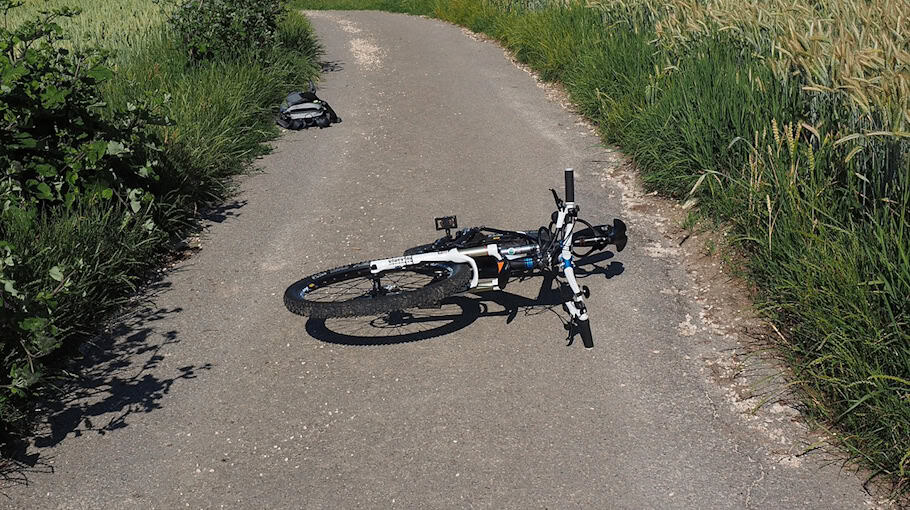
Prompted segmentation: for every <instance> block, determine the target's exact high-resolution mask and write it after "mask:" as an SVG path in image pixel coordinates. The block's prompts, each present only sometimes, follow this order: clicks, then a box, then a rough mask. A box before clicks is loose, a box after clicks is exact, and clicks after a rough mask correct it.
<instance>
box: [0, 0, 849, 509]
mask: <svg viewBox="0 0 910 510" xmlns="http://www.w3.org/2000/svg"><path fill="white" fill-rule="evenodd" d="M313 21H314V24H315V26H316V28H317V30H318V33H319V36H320V38H321V39H322V41H323V42H324V44H325V47H326V59H327V60H329V61H331V63H330V65H328V68H329V72H327V73H326V75H325V81H324V83H322V85H321V88H320V94H321V95H322V96H323V97H324V98H325V99H326V100H328V101H329V102H330V103H331V104H332V105H333V106H334V107H335V109H336V110H337V111H338V112H339V114H340V115H341V116H342V118H343V119H344V122H343V123H341V124H338V125H335V126H332V127H331V128H329V129H325V130H311V131H304V132H292V133H287V134H286V135H285V136H284V137H283V138H282V139H281V140H280V141H279V142H277V143H276V149H277V150H276V151H275V153H274V154H272V155H270V156H268V157H266V158H264V159H263V160H262V161H261V167H262V170H263V171H262V172H261V173H257V174H255V175H253V176H251V177H249V178H246V179H243V181H242V192H241V193H240V194H239V195H238V197H237V199H236V202H235V203H232V204H228V206H226V207H225V208H224V209H223V210H220V211H218V212H217V214H216V215H214V217H213V220H214V221H213V223H212V224H211V227H210V228H209V229H208V230H207V232H206V235H205V236H204V237H203V239H202V242H201V247H202V249H201V251H199V253H198V254H196V255H195V256H193V257H191V258H189V259H188V260H186V261H183V262H181V263H179V264H178V265H177V266H176V268H175V269H174V270H173V271H171V272H169V273H168V274H167V275H166V276H165V278H164V279H163V280H162V281H161V282H160V283H158V284H157V285H156V286H155V289H153V291H152V295H151V296H150V301H149V303H148V306H147V307H143V310H144V311H143V312H141V313H139V314H137V315H136V316H134V317H131V318H130V319H128V320H126V321H124V322H123V323H122V324H120V325H119V326H118V327H117V328H116V330H115V332H114V334H113V335H112V336H111V338H107V339H99V340H98V346H97V348H88V349H87V353H88V354H89V356H90V357H91V358H92V359H94V360H95V361H96V362H97V363H96V365H94V368H92V369H90V370H89V372H88V376H87V382H86V384H85V385H84V386H83V387H82V388H81V389H79V390H78V391H76V392H75V393H74V394H73V396H72V398H71V399H70V401H69V402H68V403H67V405H66V406H60V407H57V408H55V409H52V410H51V415H52V419H51V421H50V423H49V424H48V426H47V427H46V428H45V429H44V431H43V432H42V434H41V435H40V437H38V438H37V439H36V441H35V445H33V446H32V447H31V448H30V449H29V454H30V455H32V457H31V458H32V459H33V460H34V459H37V463H36V464H35V466H34V467H33V468H31V469H28V470H26V471H25V472H19V473H11V474H10V476H13V477H15V476H19V477H23V476H24V477H25V479H26V480H27V484H25V483H12V482H9V481H8V482H7V483H6V484H5V486H4V488H3V492H4V493H5V494H6V496H7V497H6V498H3V499H0V505H2V506H6V507H11V508H30V509H37V508H91V509H101V508H161V509H173V508H184V507H192V508H222V507H226V508H332V509H335V508H359V507H374V508H376V507H378V508H389V507H401V508H439V507H446V508H448V507H494V508H570V507H588V508H636V509H637V508H699V509H703V508H744V507H750V508H772V507H773V508H807V507H811V508H825V509H828V508H858V507H861V506H862V505H863V501H864V494H863V492H862V491H861V489H860V483H859V482H858V481H857V479H856V478H855V477H853V476H852V475H849V474H844V473H841V472H840V471H839V469H838V468H837V467H836V466H822V463H821V459H815V458H813V456H811V455H810V456H806V457H799V458H795V457H792V456H781V455H780V450H781V449H782V447H781V445H788V444H790V443H788V441H790V440H788V439H787V438H781V437H775V436H774V434H772V433H769V432H768V431H767V430H765V429H763V428H762V427H756V426H753V425H750V423H751V422H749V421H746V420H744V418H743V417H742V416H741V414H740V413H739V412H737V411H736V408H735V407H736V406H734V405H727V401H726V400H725V398H726V396H727V395H728V388H725V387H724V386H723V385H719V384H715V383H714V382H712V379H710V378H708V377H706V375H705V372H706V366H707V365H706V362H705V359H706V358H708V357H710V356H715V357H717V356H722V353H723V352H724V349H728V348H730V347H731V345H730V343H729V340H728V339H723V338H719V337H717V336H716V335H711V334H710V333H708V332H706V331H705V330H704V329H705V328H703V327H701V326H699V325H698V323H697V320H696V322H695V323H693V324H695V326H693V328H694V329H692V330H691V331H686V330H685V328H683V329H682V330H681V329H680V323H683V325H685V324H690V321H691V320H692V319H691V317H698V314H697V306H696V304H694V303H693V302H691V301H689V300H688V298H686V297H684V296H682V295H679V294H677V295H673V293H672V292H671V293H667V292H664V293H662V292H661V291H662V290H665V289H667V288H668V287H672V285H678V286H681V285H685V283H684V282H685V281H686V280H685V275H684V271H683V270H682V269H681V268H680V267H679V266H678V265H677V264H675V263H674V262H673V261H672V260H670V259H667V258H666V257H661V256H660V253H659V252H660V250H656V249H655V247H654V246H650V248H649V247H648V246H646V243H645V241H648V243H651V244H653V243H655V242H659V240H660V239H661V237H660V235H659V234H658V233H656V232H655V230H654V225H648V224H632V225H631V230H630V238H631V242H630V246H629V248H628V249H627V250H626V251H625V252H623V253H621V254H618V255H617V256H615V257H613V258H611V259H603V260H601V261H600V262H598V266H599V268H600V269H592V274H591V275H590V276H589V277H588V278H585V280H584V283H585V284H586V285H588V286H590V287H591V290H592V292H593V297H592V298H591V299H590V301H589V302H590V312H591V316H592V325H593V328H594V337H595V341H596V348H595V349H594V350H590V351H586V350H584V349H582V348H581V346H580V345H578V344H576V345H572V346H571V347H566V345H565V342H564V340H563V339H564V337H565V333H564V331H563V329H562V324H561V322H560V320H559V318H558V316H557V313H555V312H559V313H561V311H560V310H559V309H558V308H556V309H554V310H553V311H550V310H549V309H548V308H547V307H546V306H536V307H529V306H527V305H529V304H530V303H533V302H534V298H535V296H536V295H537V292H538V287H539V281H526V282H523V283H520V284H516V285H514V286H510V287H509V289H508V290H509V292H510V295H506V296H502V295H499V296H497V295H492V294H487V295H485V296H483V297H476V296H467V297H465V298H462V299H460V300H454V301H452V302H451V303H450V304H448V305H446V308H445V309H444V311H445V310H449V311H455V312H457V313H458V314H461V316H462V318H461V319H458V320H455V321H454V322H451V321H450V322H444V321H441V322H439V323H429V326H432V328H430V329H433V328H435V331H430V332H429V333H421V332H410V333H408V335H410V336H403V337H400V338H397V339H396V338H395V337H391V338H386V341H387V342H393V341H395V340H413V341H410V342H401V343H390V344H388V345H376V346H369V347H365V346H360V345H352V344H357V343H361V341H362V340H363V339H362V338H361V336H368V335H369V334H371V331H372V332H375V330H377V329H378V328H376V327H374V326H371V325H370V324H368V323H365V322H363V321H361V322H357V321H330V322H329V323H328V324H326V325H324V326H321V325H318V324H317V325H313V324H311V325H310V327H309V328H307V327H306V326H305V324H306V320H305V319H304V318H301V317H297V316H294V315H291V314H290V313H288V312H286V310H285V309H284V307H283V306H282V301H281V295H282V292H283V291H284V289H285V287H286V286H287V285H288V284H290V283H291V282H292V281H294V280H295V279H298V278H300V277H302V276H304V275H306V274H309V273H313V272H316V271H318V270H321V269H325V268H327V267H330V266H332V265H339V264H341V263H347V262H354V261H357V260H363V259H368V258H371V257H380V256H390V255H395V254H400V253H401V251H402V250H404V249H405V248H407V247H409V246H412V245H414V244H417V243H420V242H426V241H428V240H432V239H434V238H435V232H434V230H433V224H432V219H433V217H434V216H440V215H444V214H458V219H459V222H460V223H461V224H462V225H471V224H482V223H486V224H496V225H497V226H500V227H505V228H533V227H534V226H536V225H540V224H541V223H543V222H545V221H547V218H548V216H549V213H550V212H551V210H552V204H551V199H550V196H549V192H548V191H547V188H549V187H554V188H557V189H561V186H562V181H561V179H562V173H561V170H562V169H563V168H564V167H567V166H573V167H575V168H576V170H577V171H576V173H577V174H578V177H577V189H578V198H579V201H580V203H581V204H582V212H583V216H585V217H588V218H591V219H597V220H601V221H609V220H610V219H611V218H613V217H614V216H619V215H620V213H621V204H620V203H619V199H618V198H611V197H618V196H619V191H618V190H616V189H615V188H614V187H613V185H612V184H609V183H608V184H606V185H604V186H602V185H601V181H602V180H603V176H604V175H605V174H604V172H605V167H604V163H603V162H604V161H606V160H608V159H609V158H607V157H606V156H607V155H608V154H607V152H606V151H605V149H603V148H601V147H600V146H599V145H598V140H597V139H596V137H594V136H593V135H591V134H590V133H589V131H588V130H586V129H585V128H584V127H583V126H581V125H579V124H577V120H578V119H577V118H575V117H574V116H573V115H571V114H570V113H567V112H566V111H564V110H563V109H561V108H560V107H559V106H558V105H556V104H554V103H553V102H550V101H548V99H547V97H546V93H545V91H544V90H542V89H541V88H539V87H538V86H537V85H536V84H535V82H534V80H533V78H532V77H531V76H529V75H528V74H526V73H525V72H523V71H521V70H519V69H518V68H516V67H515V66H513V65H512V64H511V63H510V62H509V61H508V60H507V59H506V58H505V57H504V56H503V52H502V50H501V49H499V48H498V47H496V46H494V45H492V44H490V43H486V42H482V41H478V40H474V39H472V38H470V37H468V36H466V35H465V34H464V33H463V32H462V31H461V30H460V29H458V28H456V27H452V26H449V25H446V24H443V23H441V22H438V21H433V20H428V19H422V18H417V17H407V16H401V15H393V14H385V13H375V12H357V13H340V12H330V13H313ZM542 302H544V303H545V302H546V299H545V298H544V299H543V300H542ZM516 307H517V313H513V314H511V316H510V312H509V311H508V309H512V308H516ZM428 313H429V314H430V315H431V316H432V314H433V313H438V312H433V311H430V312H428ZM687 314H689V315H690V319H687V318H686V315H687ZM429 326H425V328H427V327H429ZM385 331H386V332H388V330H385ZM681 331H682V332H684V333H685V334H682V335H681V334H680V333H681ZM437 333H447V334H442V335H438V336H434V335H436V334H437ZM719 353H721V354H719ZM789 419H790V413H789V411H780V416H779V418H778V421H781V420H784V421H787V420H789ZM769 420H770V419H769ZM783 449H784V450H786V448H783ZM796 450H797V451H798V448H796ZM790 451H793V449H792V448H791V449H790ZM18 480H19V481H20V482H22V481H24V480H23V479H22V478H18Z"/></svg>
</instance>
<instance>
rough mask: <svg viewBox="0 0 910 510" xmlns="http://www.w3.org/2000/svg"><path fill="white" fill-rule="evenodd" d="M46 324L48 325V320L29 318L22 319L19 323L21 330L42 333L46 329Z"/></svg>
mask: <svg viewBox="0 0 910 510" xmlns="http://www.w3.org/2000/svg"><path fill="white" fill-rule="evenodd" d="M45 324H47V319H42V318H41V317H29V318H27V319H22V320H21V321H19V329H22V330H23V331H31V332H35V331H40V330H41V329H44V326H45Z"/></svg>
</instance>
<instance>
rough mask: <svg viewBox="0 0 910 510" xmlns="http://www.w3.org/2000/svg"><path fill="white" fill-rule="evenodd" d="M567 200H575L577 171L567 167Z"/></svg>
mask: <svg viewBox="0 0 910 510" xmlns="http://www.w3.org/2000/svg"><path fill="white" fill-rule="evenodd" d="M566 202H575V172H574V171H573V170H572V169H571V168H566Z"/></svg>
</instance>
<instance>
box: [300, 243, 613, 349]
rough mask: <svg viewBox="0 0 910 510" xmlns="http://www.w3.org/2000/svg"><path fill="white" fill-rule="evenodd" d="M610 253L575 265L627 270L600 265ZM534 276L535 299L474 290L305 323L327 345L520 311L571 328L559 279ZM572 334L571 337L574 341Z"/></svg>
mask: <svg viewBox="0 0 910 510" xmlns="http://www.w3.org/2000/svg"><path fill="white" fill-rule="evenodd" d="M611 257H612V254H609V253H601V254H599V255H598V256H597V257H592V258H585V259H581V260H579V263H578V264H577V265H576V267H577V276H578V278H579V280H582V281H583V280H584V279H586V278H592V277H597V276H602V277H604V278H608V279H609V278H613V277H614V276H618V275H620V274H622V272H623V270H624V268H623V265H622V264H621V263H619V262H611V263H610V264H608V265H598V263H599V262H603V261H605V260H608V259H610V258H611ZM531 278H541V279H542V280H543V281H542V282H541V285H540V289H539V290H538V293H537V296H536V297H534V298H528V297H525V296H521V295H518V294H514V293H511V292H508V291H505V290H500V291H490V292H482V293H470V294H464V295H458V296H452V297H449V298H446V299H445V300H443V301H441V302H440V303H439V304H438V306H437V307H432V308H411V309H408V310H401V311H397V312H391V313H387V314H381V315H373V316H365V317H349V318H340V319H309V320H307V322H306V332H307V333H308V334H309V335H310V336H311V337H313V338H315V339H317V340H320V341H323V342H327V343H333V344H341V345H355V346H377V345H394V344H402V343H408V342H417V341H420V340H427V339H430V338H436V337H439V336H444V335H448V334H451V333H454V332H456V331H459V330H461V329H464V328H466V327H468V326H470V325H471V324H473V323H474V322H475V321H476V320H478V319H481V318H493V317H505V319H506V320H505V322H506V324H510V323H511V322H512V321H514V320H515V319H516V318H517V317H518V315H519V314H522V316H524V317H529V316H535V315H539V314H542V313H553V314H554V315H555V316H556V317H557V318H559V320H560V321H562V323H563V326H564V327H566V324H568V314H567V313H565V312H564V311H563V308H562V305H563V302H564V301H565V300H566V298H565V297H564V296H563V294H562V293H561V292H560V289H559V286H558V285H554V282H555V280H554V279H553V278H552V277H549V276H543V277H541V276H534V277H527V278H523V279H521V281H524V280H527V279H531ZM571 336H574V335H571ZM571 336H570V338H569V339H567V340H571ZM569 344H571V341H570V342H569Z"/></svg>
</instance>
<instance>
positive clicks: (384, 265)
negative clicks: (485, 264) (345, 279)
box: [370, 168, 588, 321]
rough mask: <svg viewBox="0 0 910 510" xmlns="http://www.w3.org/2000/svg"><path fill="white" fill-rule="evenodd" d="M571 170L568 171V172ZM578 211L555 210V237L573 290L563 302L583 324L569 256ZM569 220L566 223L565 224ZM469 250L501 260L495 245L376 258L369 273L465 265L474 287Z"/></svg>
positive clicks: (476, 277) (476, 275) (476, 278)
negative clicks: (436, 264) (427, 264)
mask: <svg viewBox="0 0 910 510" xmlns="http://www.w3.org/2000/svg"><path fill="white" fill-rule="evenodd" d="M571 170H572V169H571V168H567V169H566V171H567V172H571ZM576 211H577V206H576V204H575V202H574V201H573V202H565V204H564V206H563V207H562V208H561V209H560V210H559V211H557V217H556V231H557V232H558V234H557V236H560V235H561V236H562V241H561V251H560V254H559V260H560V262H561V264H560V271H561V272H562V273H563V274H564V275H565V277H566V281H567V282H568V283H569V288H570V289H572V299H570V300H568V301H566V302H565V306H566V309H567V310H568V311H569V314H571V315H572V318H574V319H577V320H580V321H585V320H588V313H587V310H586V309H585V305H584V299H585V298H584V294H583V293H582V292H581V288H580V287H579V285H578V281H577V280H576V279H575V268H574V266H573V265H572V260H573V255H572V231H573V230H574V229H575V212H576ZM567 219H568V222H567ZM466 251H470V252H472V255H474V256H490V257H494V258H495V259H497V260H500V261H501V260H502V259H503V255H502V253H501V252H500V250H499V246H498V245H496V244H488V245H486V246H485V247H478V248H469V249H464V250H460V249H458V248H452V249H451V250H447V251H437V252H432V253H421V254H417V255H405V256H403V257H393V258H390V259H379V260H373V261H370V272H371V273H372V274H378V273H382V272H383V271H389V270H391V269H400V268H403V267H406V266H411V265H415V264H421V263H423V262H452V263H454V264H468V265H469V266H471V271H472V273H473V275H472V277H471V287H470V288H472V289H475V288H477V286H478V284H479V282H480V271H479V270H478V269H477V261H475V260H474V258H473V257H472V256H471V255H467V254H466V253H465V252H466ZM490 288H492V289H493V290H499V287H498V286H496V284H495V282H494V283H491V286H490Z"/></svg>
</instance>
